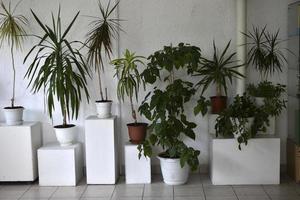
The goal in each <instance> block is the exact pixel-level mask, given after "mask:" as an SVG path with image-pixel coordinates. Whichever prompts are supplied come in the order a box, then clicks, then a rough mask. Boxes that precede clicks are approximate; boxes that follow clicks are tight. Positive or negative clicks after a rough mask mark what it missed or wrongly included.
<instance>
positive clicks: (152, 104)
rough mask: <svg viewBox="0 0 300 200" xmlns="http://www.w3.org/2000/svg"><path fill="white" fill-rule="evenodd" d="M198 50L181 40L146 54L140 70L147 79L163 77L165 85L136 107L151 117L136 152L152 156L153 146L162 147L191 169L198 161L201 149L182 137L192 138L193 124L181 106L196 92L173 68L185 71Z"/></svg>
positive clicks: (193, 61) (194, 63)
mask: <svg viewBox="0 0 300 200" xmlns="http://www.w3.org/2000/svg"><path fill="white" fill-rule="evenodd" d="M200 56H201V51H200V49H199V48H198V47H196V46H190V45H185V44H183V43H180V44H179V45H178V46H177V47H172V46H166V47H164V49H163V50H160V51H157V52H155V53H154V54H152V55H151V56H149V58H148V59H149V61H150V62H149V64H148V65H147V69H145V70H144V72H143V73H142V75H143V77H144V79H145V80H146V82H148V83H152V84H153V83H155V82H156V81H157V80H163V81H164V82H166V83H167V86H166V88H165V89H158V88H154V90H153V91H152V92H150V93H149V94H148V95H147V96H146V97H145V100H144V101H143V102H142V105H141V106H140V107H139V112H140V113H141V115H143V116H145V117H146V118H147V119H148V120H150V121H151V125H150V126H149V129H150V132H151V134H150V136H149V137H148V139H146V140H145V141H144V143H143V144H141V145H139V146H138V149H139V152H140V153H139V156H142V155H144V156H149V157H150V156H151V155H152V154H153V152H152V147H153V146H161V147H162V148H163V150H164V152H163V153H162V154H160V156H162V157H167V158H179V159H180V164H181V166H182V167H183V166H184V165H185V164H188V165H189V166H190V167H191V169H192V170H196V169H197V167H198V165H199V160H198V156H199V154H200V151H198V150H195V149H193V148H192V147H188V146H187V145H186V144H185V143H184V142H183V137H184V136H186V137H189V138H191V139H195V137H196V135H195V132H194V128H196V124H195V123H193V122H190V121H188V120H187V117H186V115H185V110H184V106H185V105H186V104H188V102H189V101H190V100H191V98H192V96H193V95H194V94H195V92H196V91H195V89H194V87H193V83H191V82H188V81H183V80H181V79H180V78H176V72H177V71H181V72H188V71H189V70H191V69H192V68H193V67H195V66H196V65H198V62H199V58H200Z"/></svg>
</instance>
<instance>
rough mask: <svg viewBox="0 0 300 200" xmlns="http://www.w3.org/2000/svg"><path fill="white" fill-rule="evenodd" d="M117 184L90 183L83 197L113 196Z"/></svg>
mask: <svg viewBox="0 0 300 200" xmlns="http://www.w3.org/2000/svg"><path fill="white" fill-rule="evenodd" d="M114 189H115V186H112V185H89V186H87V188H86V190H85V191H84V193H83V195H82V197H84V198H86V197H111V196H112V194H113V192H114Z"/></svg>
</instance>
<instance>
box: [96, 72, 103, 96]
mask: <svg viewBox="0 0 300 200" xmlns="http://www.w3.org/2000/svg"><path fill="white" fill-rule="evenodd" d="M100 70H101V69H100V68H97V70H96V71H97V74H98V80H99V89H100V96H101V100H102V101H104V97H103V91H102V81H101V72H100Z"/></svg>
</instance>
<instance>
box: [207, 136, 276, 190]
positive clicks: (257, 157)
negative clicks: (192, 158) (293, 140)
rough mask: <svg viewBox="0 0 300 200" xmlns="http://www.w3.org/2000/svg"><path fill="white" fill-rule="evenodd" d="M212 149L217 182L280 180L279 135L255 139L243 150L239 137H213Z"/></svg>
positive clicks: (213, 174)
mask: <svg viewBox="0 0 300 200" xmlns="http://www.w3.org/2000/svg"><path fill="white" fill-rule="evenodd" d="M210 151H211V152H210V159H211V160H210V173H211V180H212V183H213V184H214V185H242V184H248V185H249V184H279V183H280V177H279V175H280V139H279V138H254V139H251V140H249V143H248V145H247V146H244V145H243V146H242V150H241V151H240V150H238V143H237V141H236V139H215V138H213V139H212V140H211V144H210Z"/></svg>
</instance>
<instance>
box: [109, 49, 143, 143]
mask: <svg viewBox="0 0 300 200" xmlns="http://www.w3.org/2000/svg"><path fill="white" fill-rule="evenodd" d="M143 59H145V58H144V57H142V56H136V55H135V53H131V52H130V51H129V50H128V49H126V51H125V54H124V57H123V58H120V59H115V60H113V61H112V62H111V63H112V64H113V65H114V66H115V69H116V75H115V76H117V77H118V79H119V80H118V87H117V93H118V98H119V99H120V100H121V101H123V102H124V99H125V96H127V97H128V98H129V101H130V108H131V116H132V119H133V120H134V123H129V124H127V127H128V133H129V138H130V142H131V143H133V144H140V143H141V142H143V141H144V140H145V137H146V131H147V126H148V124H147V123H139V122H138V121H137V113H136V111H135V109H134V105H133V98H135V99H136V101H138V95H139V88H140V87H142V86H143V87H144V89H145V81H144V80H143V79H142V77H141V75H140V73H139V70H138V65H142V66H144V62H143V61H142V60H143Z"/></svg>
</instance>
